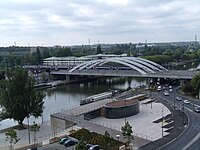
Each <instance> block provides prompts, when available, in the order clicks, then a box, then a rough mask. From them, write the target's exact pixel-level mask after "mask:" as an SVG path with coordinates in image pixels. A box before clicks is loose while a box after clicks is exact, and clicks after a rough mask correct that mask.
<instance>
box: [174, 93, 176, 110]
mask: <svg viewBox="0 0 200 150" xmlns="http://www.w3.org/2000/svg"><path fill="white" fill-rule="evenodd" d="M175 99H176V98H175V90H174V108H175V106H176V104H175Z"/></svg>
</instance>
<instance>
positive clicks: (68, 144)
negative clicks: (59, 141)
mask: <svg viewBox="0 0 200 150" xmlns="http://www.w3.org/2000/svg"><path fill="white" fill-rule="evenodd" d="M77 143H78V141H75V140H67V141H65V143H64V145H65V146H66V147H69V146H73V145H76V144H77Z"/></svg>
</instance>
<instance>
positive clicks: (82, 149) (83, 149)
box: [76, 138, 87, 150]
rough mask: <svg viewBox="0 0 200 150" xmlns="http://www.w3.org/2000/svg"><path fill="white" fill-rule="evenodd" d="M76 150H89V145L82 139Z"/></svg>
mask: <svg viewBox="0 0 200 150" xmlns="http://www.w3.org/2000/svg"><path fill="white" fill-rule="evenodd" d="M76 150H87V143H86V142H85V141H84V140H83V138H81V140H79V142H78V144H77V145H76Z"/></svg>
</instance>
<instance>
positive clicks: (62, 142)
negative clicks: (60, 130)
mask: <svg viewBox="0 0 200 150" xmlns="http://www.w3.org/2000/svg"><path fill="white" fill-rule="evenodd" d="M67 140H68V138H67V137H64V138H61V139H60V141H59V143H60V144H64V143H65V141H67Z"/></svg>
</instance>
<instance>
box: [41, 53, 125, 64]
mask: <svg viewBox="0 0 200 150" xmlns="http://www.w3.org/2000/svg"><path fill="white" fill-rule="evenodd" d="M126 56H127V54H122V55H104V54H98V55H89V56H84V57H50V58H46V59H44V60H43V65H46V66H70V67H73V66H77V65H79V64H81V63H83V62H86V61H91V60H96V59H99V58H112V57H126Z"/></svg>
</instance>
